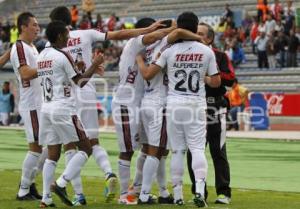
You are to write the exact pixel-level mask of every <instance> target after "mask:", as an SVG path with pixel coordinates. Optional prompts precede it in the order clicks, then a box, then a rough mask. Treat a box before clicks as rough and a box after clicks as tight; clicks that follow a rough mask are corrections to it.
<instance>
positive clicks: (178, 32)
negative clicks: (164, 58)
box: [167, 28, 203, 44]
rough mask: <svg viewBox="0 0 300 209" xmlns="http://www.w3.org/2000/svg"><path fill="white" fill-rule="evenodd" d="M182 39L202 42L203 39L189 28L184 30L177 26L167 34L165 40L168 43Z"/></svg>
mask: <svg viewBox="0 0 300 209" xmlns="http://www.w3.org/2000/svg"><path fill="white" fill-rule="evenodd" d="M180 39H184V40H195V41H199V42H201V43H203V40H202V39H201V37H200V36H199V35H197V34H196V33H193V32H191V31H189V30H185V29H182V28H177V29H175V30H173V31H172V32H171V33H170V34H169V35H168V36H167V41H168V43H169V44H172V43H175V42H176V41H178V40H180Z"/></svg>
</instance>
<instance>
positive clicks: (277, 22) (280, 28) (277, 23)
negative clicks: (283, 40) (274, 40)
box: [275, 20, 284, 33]
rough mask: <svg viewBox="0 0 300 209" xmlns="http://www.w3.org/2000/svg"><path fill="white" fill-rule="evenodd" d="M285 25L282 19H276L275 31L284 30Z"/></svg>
mask: <svg viewBox="0 0 300 209" xmlns="http://www.w3.org/2000/svg"><path fill="white" fill-rule="evenodd" d="M283 30H284V27H283V25H282V21H281V20H277V21H276V26H275V31H276V32H278V33H279V31H283Z"/></svg>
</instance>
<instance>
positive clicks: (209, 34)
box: [199, 22, 215, 43]
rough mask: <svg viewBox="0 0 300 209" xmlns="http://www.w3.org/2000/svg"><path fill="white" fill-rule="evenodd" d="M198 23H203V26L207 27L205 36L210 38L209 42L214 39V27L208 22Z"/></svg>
mask: <svg viewBox="0 0 300 209" xmlns="http://www.w3.org/2000/svg"><path fill="white" fill-rule="evenodd" d="M199 25H203V26H205V27H207V37H208V38H209V39H211V40H212V41H211V43H213V42H214V39H215V31H214V29H213V28H212V27H211V26H210V25H209V24H207V23H204V22H201V23H199Z"/></svg>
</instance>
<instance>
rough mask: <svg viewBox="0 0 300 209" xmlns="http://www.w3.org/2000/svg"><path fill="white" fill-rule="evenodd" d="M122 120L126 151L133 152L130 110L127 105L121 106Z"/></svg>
mask: <svg viewBox="0 0 300 209" xmlns="http://www.w3.org/2000/svg"><path fill="white" fill-rule="evenodd" d="M121 119H122V129H123V138H124V144H125V148H126V151H127V152H133V149H132V143H131V131H130V123H129V113H128V108H127V106H125V105H121Z"/></svg>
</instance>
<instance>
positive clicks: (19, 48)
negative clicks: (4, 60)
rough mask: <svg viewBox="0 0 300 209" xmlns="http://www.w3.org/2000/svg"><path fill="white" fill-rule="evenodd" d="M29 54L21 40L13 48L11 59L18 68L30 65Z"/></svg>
mask: <svg viewBox="0 0 300 209" xmlns="http://www.w3.org/2000/svg"><path fill="white" fill-rule="evenodd" d="M28 60H29V59H28V54H27V53H26V50H25V48H24V45H23V43H22V42H21V41H17V42H16V43H15V45H14V50H13V49H12V53H11V55H10V61H11V62H12V63H14V66H15V67H16V69H19V68H20V67H22V66H24V65H28V66H29V64H28Z"/></svg>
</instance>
